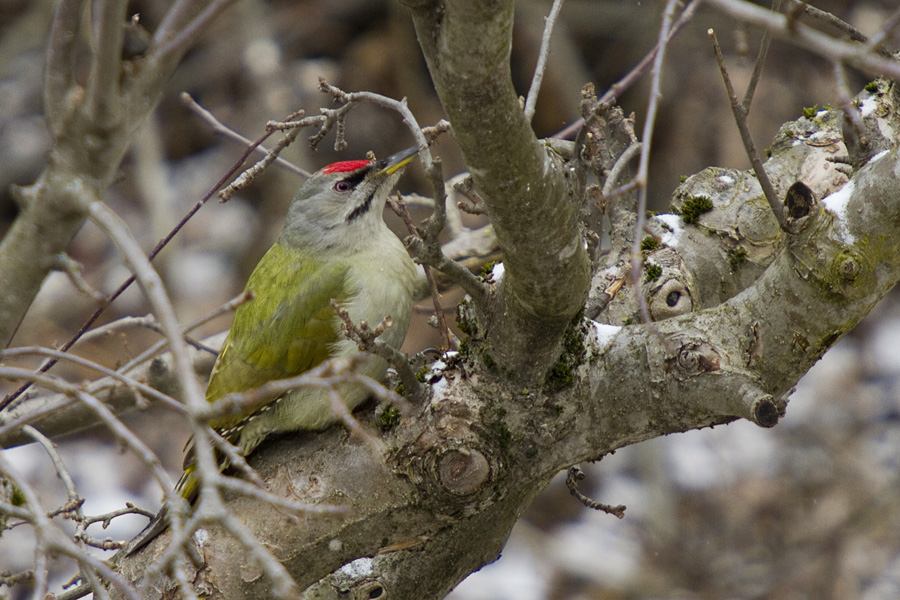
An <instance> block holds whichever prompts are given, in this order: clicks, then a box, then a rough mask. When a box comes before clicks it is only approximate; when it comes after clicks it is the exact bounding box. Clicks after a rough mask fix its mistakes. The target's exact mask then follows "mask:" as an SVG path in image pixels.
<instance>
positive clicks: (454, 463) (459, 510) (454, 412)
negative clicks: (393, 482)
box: [398, 403, 501, 516]
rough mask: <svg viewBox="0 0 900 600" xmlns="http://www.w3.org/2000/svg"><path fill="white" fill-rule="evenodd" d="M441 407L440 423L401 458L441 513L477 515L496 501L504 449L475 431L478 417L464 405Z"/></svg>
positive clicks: (407, 472)
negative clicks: (496, 480)
mask: <svg viewBox="0 0 900 600" xmlns="http://www.w3.org/2000/svg"><path fill="white" fill-rule="evenodd" d="M439 410H440V413H441V414H440V415H439V416H438V419H437V421H436V422H435V423H434V424H433V425H431V426H430V427H428V429H427V430H426V431H425V432H424V433H423V434H422V435H421V436H420V437H419V438H418V440H416V443H415V444H413V445H411V446H410V447H408V448H407V451H406V453H404V454H405V456H399V457H398V458H399V460H400V462H401V469H402V470H404V471H405V472H406V474H407V475H408V476H409V477H410V479H412V480H413V481H414V482H415V483H416V485H417V486H418V487H419V489H420V490H421V492H422V495H423V496H424V497H426V498H428V499H429V503H430V504H431V505H432V506H433V507H434V508H435V510H436V511H438V512H440V513H441V514H444V515H448V516H466V515H469V514H473V513H475V512H477V511H478V510H481V509H482V508H483V507H484V506H485V505H487V504H489V503H491V502H493V498H492V495H493V493H494V486H493V485H492V483H493V482H494V480H495V479H496V477H497V473H498V471H499V468H500V464H501V459H500V449H497V448H493V446H492V445H491V444H490V443H488V442H487V441H486V440H485V439H483V436H482V435H479V433H477V432H476V431H474V430H473V428H472V420H473V419H475V418H476V415H475V413H474V412H473V411H471V410H469V409H468V407H466V406H465V405H464V404H462V403H459V404H454V406H452V407H449V406H440V409H439ZM404 462H405V463H406V464H405V465H403V464H402V463H404ZM404 466H405V468H404Z"/></svg>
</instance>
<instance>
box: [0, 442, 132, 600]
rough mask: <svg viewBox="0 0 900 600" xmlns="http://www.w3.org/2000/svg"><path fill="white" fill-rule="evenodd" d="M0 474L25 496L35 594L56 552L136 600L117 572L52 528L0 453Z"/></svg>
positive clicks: (44, 582)
mask: <svg viewBox="0 0 900 600" xmlns="http://www.w3.org/2000/svg"><path fill="white" fill-rule="evenodd" d="M0 473H2V474H3V475H4V476H5V477H6V478H7V479H9V480H10V481H11V482H12V483H13V484H14V485H15V486H16V487H17V488H18V489H19V491H20V492H21V493H22V495H23V496H24V497H25V504H24V506H25V507H26V508H27V510H28V513H29V518H28V521H29V523H31V524H32V526H33V527H34V531H35V536H36V540H35V563H36V564H35V569H34V572H35V576H36V579H35V585H34V588H35V592H36V593H38V594H39V596H38V597H39V598H43V597H44V594H45V593H46V590H47V580H46V573H47V564H46V562H47V557H48V556H49V555H50V554H51V553H58V554H61V555H64V556H68V557H70V558H73V559H75V560H76V561H77V562H78V563H79V565H80V566H81V568H82V571H84V570H85V569H86V568H87V567H89V568H90V569H92V570H93V571H94V572H96V573H98V574H100V575H101V576H102V577H103V578H104V579H105V580H106V581H108V582H111V583H113V584H114V585H115V586H116V587H117V588H119V589H120V590H121V591H122V593H123V594H124V595H125V597H127V598H129V600H139V598H138V596H137V594H136V592H135V591H134V590H133V589H132V588H131V586H130V585H128V583H127V582H126V581H125V580H124V579H122V578H121V577H120V576H119V574H118V573H116V572H115V571H114V570H113V569H111V568H110V567H109V565H107V564H106V563H105V562H104V561H102V560H100V559H99V558H98V557H95V556H91V555H90V554H87V553H85V552H84V551H83V550H82V549H81V548H80V547H78V546H77V545H76V544H74V543H73V542H72V540H70V539H68V536H67V535H66V534H64V533H63V532H62V531H60V530H59V529H58V528H57V527H55V526H54V525H53V522H52V521H50V519H49V517H47V516H46V514H45V513H44V512H43V511H42V510H41V505H40V502H39V499H38V496H37V494H36V493H35V491H34V490H33V489H32V488H31V486H29V485H28V482H27V481H26V480H25V479H24V478H22V477H20V476H19V474H18V473H17V472H16V470H15V469H14V468H13V467H12V465H11V464H10V463H9V461H7V460H6V457H5V456H4V454H3V453H2V452H0Z"/></svg>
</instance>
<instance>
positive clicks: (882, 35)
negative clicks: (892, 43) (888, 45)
mask: <svg viewBox="0 0 900 600" xmlns="http://www.w3.org/2000/svg"><path fill="white" fill-rule="evenodd" d="M897 25H900V7H897V9H896V10H894V12H893V13H891V16H890V17H888V18H887V20H886V21H885V22H884V25H882V26H881V29H879V30H878V32H877V33H876V34H875V35H873V36H872V38H871V39H870V40H869V43H868V44H867V45H866V49H867V50H868V51H869V52H872V51H874V50H877V49H878V48H880V47H881V44H883V43H884V42H885V41H886V40H887V39H888V37H889V36H890V35H891V34H892V33H893V32H894V29H896V27H897Z"/></svg>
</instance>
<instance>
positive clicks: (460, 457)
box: [436, 448, 491, 496]
mask: <svg viewBox="0 0 900 600" xmlns="http://www.w3.org/2000/svg"><path fill="white" fill-rule="evenodd" d="M436 475H437V479H438V481H439V482H440V484H441V485H442V486H443V487H444V489H445V490H447V491H448V492H450V493H451V494H455V495H457V496H468V495H469V494H473V493H475V492H477V491H478V490H479V489H481V488H482V486H484V484H485V483H486V482H487V481H488V480H489V479H490V477H491V466H490V463H488V460H487V458H485V456H484V454H482V453H481V452H479V451H478V449H476V448H460V449H453V450H448V451H447V452H445V453H444V454H443V455H442V456H440V457H439V458H438V459H437V461H436Z"/></svg>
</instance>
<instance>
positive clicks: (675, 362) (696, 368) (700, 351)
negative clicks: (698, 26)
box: [666, 340, 722, 379]
mask: <svg viewBox="0 0 900 600" xmlns="http://www.w3.org/2000/svg"><path fill="white" fill-rule="evenodd" d="M721 362H722V357H721V355H720V354H719V352H718V351H717V350H716V349H715V348H714V347H713V345H712V344H710V343H709V342H705V341H701V340H690V341H687V342H685V343H683V344H681V345H680V346H679V348H678V350H677V352H676V353H675V356H674V357H670V358H668V359H666V370H667V371H668V372H669V373H672V374H674V375H675V377H676V378H678V379H687V378H688V377H691V376H693V375H698V374H700V373H709V372H710V371H718V370H719V369H720V368H721Z"/></svg>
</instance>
